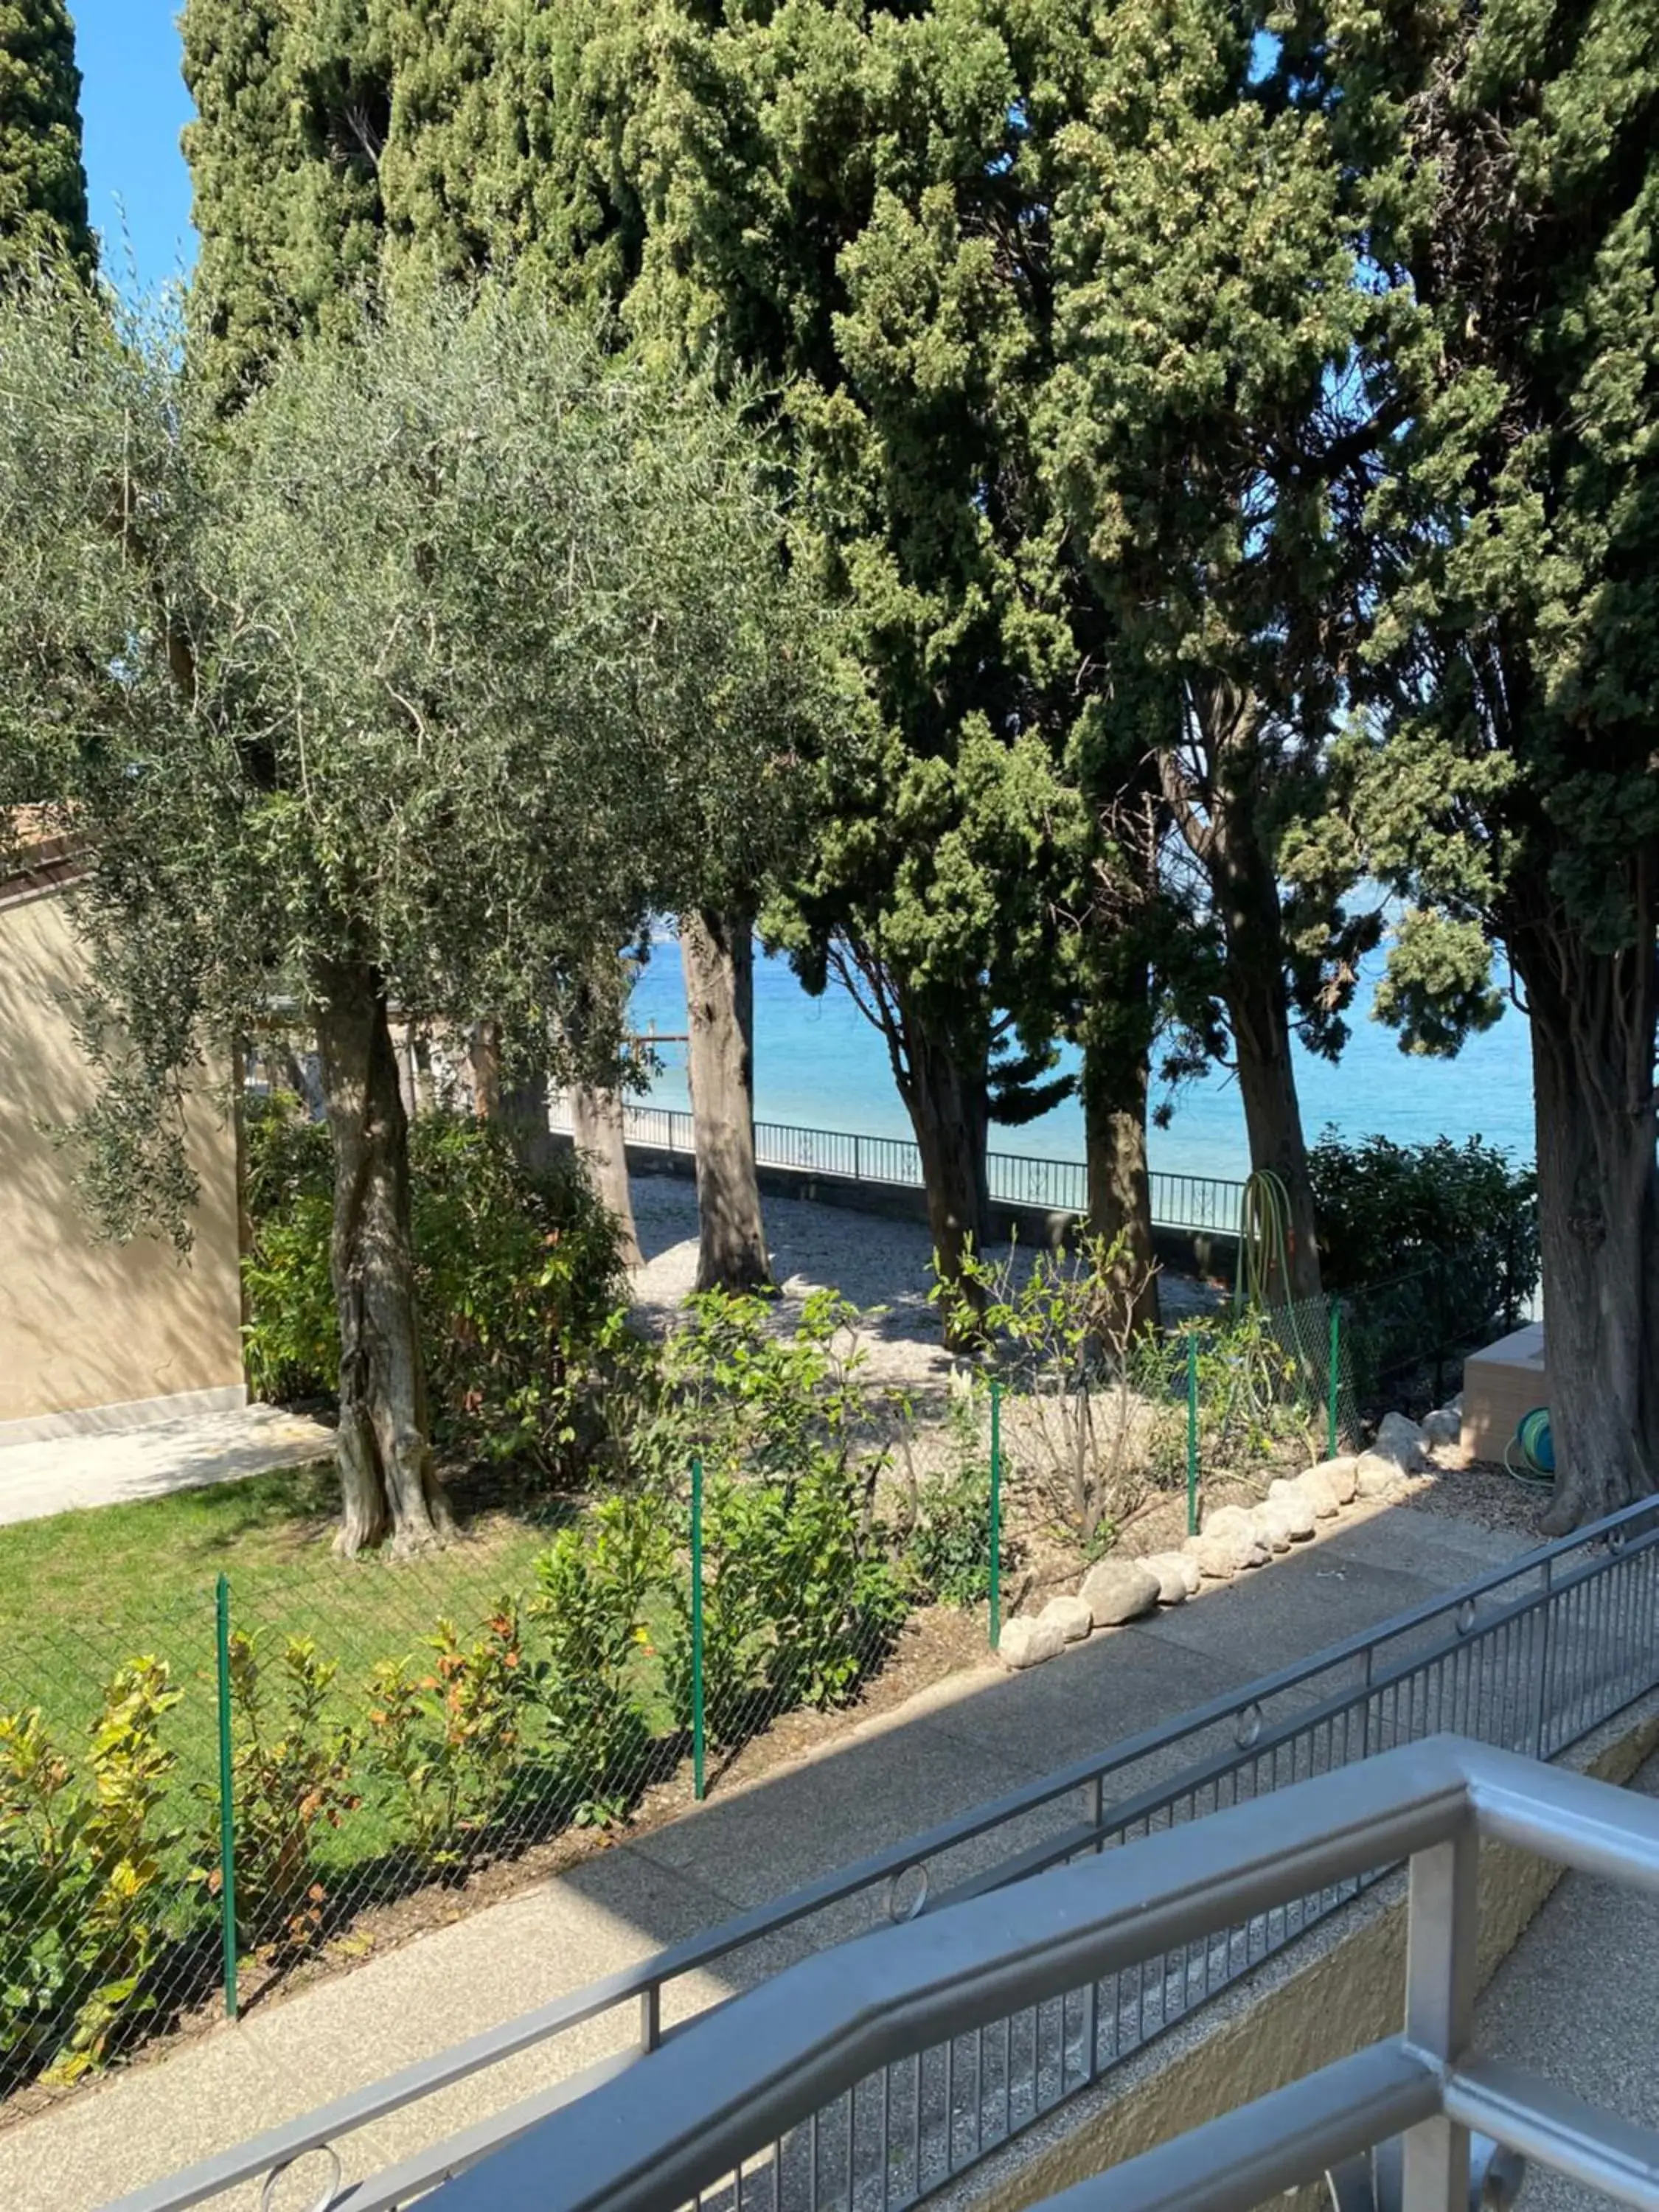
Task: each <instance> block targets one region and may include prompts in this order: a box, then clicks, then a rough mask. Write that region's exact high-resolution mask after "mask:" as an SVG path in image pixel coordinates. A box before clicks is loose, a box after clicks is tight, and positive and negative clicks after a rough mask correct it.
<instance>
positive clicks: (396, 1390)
mask: <svg viewBox="0 0 1659 2212" xmlns="http://www.w3.org/2000/svg"><path fill="white" fill-rule="evenodd" d="M313 995H314V999H315V1008H314V1014H315V1020H316V1024H317V1042H318V1047H319V1052H320V1054H321V1058H322V1066H323V1088H324V1093H325V1097H326V1100H327V1105H328V1121H329V1129H330V1132H331V1135H332V1137H333V1139H334V1225H333V1233H332V1236H331V1240H330V1245H329V1266H330V1271H331V1275H332V1278H333V1283H334V1300H335V1307H336V1310H337V1314H338V1316H339V1327H340V1429H339V1441H338V1443H337V1459H338V1462H339V1468H340V1482H341V1488H342V1492H343V1520H342V1523H341V1527H340V1531H339V1534H338V1535H337V1537H336V1538H335V1549H336V1550H337V1551H338V1552H342V1553H345V1554H346V1556H347V1557H348V1558H349V1557H352V1556H355V1554H356V1553H358V1552H360V1551H362V1550H363V1549H365V1548H366V1547H368V1546H370V1545H374V1544H379V1543H381V1542H383V1541H385V1540H386V1538H387V1537H390V1539H391V1541H392V1551H393V1552H394V1553H405V1552H411V1551H416V1550H418V1549H420V1548H421V1547H423V1546H426V1545H429V1544H433V1543H435V1542H437V1541H439V1540H440V1539H441V1537H442V1536H443V1535H444V1534H447V1532H448V1530H449V1528H450V1526H451V1522H450V1516H449V1508H448V1506H447V1504H446V1502H445V1499H444V1496H443V1492H441V1489H440V1488H439V1486H438V1483H437V1480H436V1477H435V1474H434V1472H433V1466H432V1450H431V1446H430V1443H429V1442H428V1431H427V1407H426V1377H425V1373H424V1370H423V1368H422V1360H421V1340H420V1332H419V1328H418V1324H417V1321H416V1310H415V1286H414V1254H413V1249H412V1244H411V1238H410V1192H409V1122H408V1120H407V1118H406V1116H405V1115H404V1102H403V1095H402V1092H401V1091H400V1090H399V1087H398V1060H397V1053H396V1050H395V1048H394V1047H393V1045H392V1030H391V1026H390V1024H389V1023H388V1021H387V1019H386V991H385V987H384V986H383V984H382V982H381V980H380V976H379V975H378V973H377V972H376V971H375V970H374V969H373V968H370V967H368V966H366V965H363V964H362V963H348V962H325V963H320V964H319V967H318V969H317V970H316V972H315V974H314V975H313Z"/></svg>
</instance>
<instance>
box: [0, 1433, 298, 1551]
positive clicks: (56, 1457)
mask: <svg viewBox="0 0 1659 2212" xmlns="http://www.w3.org/2000/svg"><path fill="white" fill-rule="evenodd" d="M333 1450H334V1431H333V1430H332V1429H328V1428H325V1427H324V1426H323V1425H322V1423H321V1422H320V1421H313V1420H310V1419H307V1417H306V1416H305V1415H304V1414H303V1413H284V1412H283V1411H282V1410H281V1408H280V1407H276V1406H242V1407H238V1408H237V1409H236V1410H235V1411H234V1412H232V1413H192V1414H190V1415H189V1416H187V1417H186V1418H185V1419H182V1420H177V1421H158V1422H156V1423H155V1425H153V1426H150V1427H147V1428H137V1429H120V1430H112V1431H108V1432H106V1433H104V1434H96V1435H90V1436H78V1437H50V1438H48V1439H46V1441H44V1442H40V1443H25V1444H6V1445H3V1446H0V1525H3V1524H4V1523H6V1522H11V1521H43V1520H45V1519H46V1516H48V1515H49V1514H52V1513H66V1512H70V1511H72V1510H75V1509H76V1508H77V1507H82V1506H92V1505H118V1504H125V1503H127V1502H128V1501H130V1500H132V1499H135V1498H162V1497H165V1496H166V1495H167V1492H169V1491H173V1490H199V1489H201V1488H202V1487H203V1486H204V1485H205V1484H207V1483H210V1482H234V1481H236V1480H239V1479H240V1477H242V1476H244V1475H250V1474H268V1473H269V1472H270V1469H271V1468H276V1467H303V1466H304V1465H305V1464H306V1462H307V1461H308V1460H314V1459H327V1458H329V1457H330V1456H331V1455H332V1453H333Z"/></svg>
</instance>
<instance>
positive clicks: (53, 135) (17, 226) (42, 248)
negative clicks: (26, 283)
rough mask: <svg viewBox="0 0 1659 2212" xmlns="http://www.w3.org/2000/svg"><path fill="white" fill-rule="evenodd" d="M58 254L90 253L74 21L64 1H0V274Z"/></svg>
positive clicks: (84, 261) (81, 263)
mask: <svg viewBox="0 0 1659 2212" xmlns="http://www.w3.org/2000/svg"><path fill="white" fill-rule="evenodd" d="M63 258H67V259H68V260H69V261H70V264H72V265H73V266H74V267H75V268H76V269H78V270H81V271H82V273H83V274H84V273H86V272H88V271H90V270H91V269H92V267H93V264H94V258H95V249H94V243H93V236H92V231H91V228H90V227H89V226H88V221H87V177H86V171H85V170H84V169H83V168H82V166H81V72H80V70H78V69H77V68H76V65H75V26H74V24H73V23H72V22H71V21H70V15H69V10H68V9H67V8H65V7H64V0H0V277H3V276H7V275H15V274H17V273H18V272H20V271H27V270H30V269H32V268H33V267H35V266H37V265H38V264H40V263H42V262H52V261H57V260H59V259H63Z"/></svg>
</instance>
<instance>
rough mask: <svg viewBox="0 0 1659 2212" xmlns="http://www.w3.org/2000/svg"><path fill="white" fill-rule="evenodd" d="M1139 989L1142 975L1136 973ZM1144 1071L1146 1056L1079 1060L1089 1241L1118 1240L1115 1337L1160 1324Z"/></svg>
mask: <svg viewBox="0 0 1659 2212" xmlns="http://www.w3.org/2000/svg"><path fill="white" fill-rule="evenodd" d="M1140 980H1141V983H1142V986H1143V988H1144V987H1145V986H1146V971H1145V969H1142V970H1141V974H1140ZM1146 1092H1147V1067H1146V1054H1144V1053H1139V1054H1137V1053H1134V1052H1133V1051H1129V1050H1126V1049H1120V1048H1116V1047H1115V1046H1113V1045H1109V1044H1104V1043H1101V1044H1091V1045H1088V1046H1086V1047H1085V1050H1084V1055H1083V1137H1084V1151H1085V1158H1086V1159H1087V1162H1088V1169H1089V1218H1088V1224H1087V1226H1088V1231H1089V1234H1090V1236H1091V1237H1102V1238H1103V1239H1104V1240H1105V1242H1106V1243H1109V1244H1115V1243H1116V1241H1117V1239H1118V1238H1119V1237H1121V1238H1122V1239H1123V1249H1122V1256H1121V1260H1120V1261H1119V1262H1118V1264H1117V1267H1116V1270H1115V1278H1114V1285H1113V1287H1114V1289H1115V1293H1116V1297H1115V1308H1116V1310H1115V1311H1114V1313H1113V1314H1112V1315H1111V1316H1110V1318H1109V1323H1108V1328H1109V1331H1110V1333H1111V1334H1114V1335H1118V1334H1123V1335H1138V1334H1139V1332H1140V1331H1141V1330H1142V1329H1143V1328H1157V1327H1158V1276H1157V1273H1156V1267H1157V1257H1156V1255H1155V1254H1154V1252H1153V1249H1152V1176H1151V1175H1150V1173H1149V1172H1148V1170H1147V1166H1146Z"/></svg>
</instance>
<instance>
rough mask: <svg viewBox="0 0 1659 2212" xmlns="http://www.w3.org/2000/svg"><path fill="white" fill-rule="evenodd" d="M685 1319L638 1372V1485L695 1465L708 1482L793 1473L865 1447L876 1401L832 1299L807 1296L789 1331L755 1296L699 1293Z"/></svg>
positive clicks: (842, 1461) (669, 1480) (855, 1316)
mask: <svg viewBox="0 0 1659 2212" xmlns="http://www.w3.org/2000/svg"><path fill="white" fill-rule="evenodd" d="M687 1314H688V1319H687V1321H686V1323H685V1326H684V1327H683V1328H677V1329H675V1330H674V1331H673V1333H672V1334H671V1335H670V1336H669V1337H668V1339H667V1340H666V1341H665V1343H664V1344H663V1346H662V1347H661V1349H660V1352H658V1353H657V1354H656V1355H655V1356H654V1357H653V1358H652V1359H651V1360H650V1361H649V1362H648V1363H647V1364H645V1365H644V1366H643V1367H641V1368H640V1369H636V1380H637V1383H638V1387H639V1389H640V1394H641V1398H640V1406H639V1412H638V1417H637V1419H636V1420H635V1425H634V1426H633V1429H632V1432H631V1434H630V1435H629V1438H628V1441H627V1450H628V1454H629V1463H630V1465H631V1466H632V1467H633V1468H634V1469H635V1473H636V1474H638V1475H639V1477H640V1478H641V1480H646V1481H649V1482H654V1483H656V1484H659V1485H668V1486H677V1485H678V1484H679V1483H681V1482H683V1480H684V1475H685V1472H686V1469H687V1468H689V1467H690V1463H691V1462H692V1460H693V1459H694V1458H698V1459H701V1460H702V1463H703V1466H704V1468H706V1469H707V1470H708V1472H709V1473H710V1474H714V1475H722V1474H724V1475H730V1476H732V1478H733V1479H736V1478H738V1477H739V1476H745V1477H746V1476H756V1477H759V1476H765V1475H786V1476H787V1475H792V1474H796V1473H798V1472H799V1469H800V1468H802V1467H804V1466H805V1464H806V1463H807V1462H808V1460H809V1459H811V1458H812V1457H813V1456H815V1455H829V1458H831V1459H832V1460H833V1461H834V1462H836V1464H837V1465H842V1466H844V1465H846V1464H848V1462H850V1460H851V1459H852V1458H853V1457H854V1455H855V1454H856V1453H857V1452H858V1450H859V1449H860V1446H861V1445H862V1444H863V1443H866V1442H867V1438H868V1432H869V1429H870V1425H871V1423H872V1418H873V1416H874V1414H875V1413H876V1411H877V1404H876V1398H877V1395H878V1394H874V1393H872V1391H871V1389H870V1388H869V1386H868V1384H867V1383H866V1380H865V1369H866V1365H867V1364H868V1362H867V1354H866V1352H865V1350H864V1348H863V1346H862V1344H861V1342H860V1337H859V1325H860V1316H859V1312H858V1310H857V1308H856V1307H854V1306H853V1305H851V1304H848V1301H847V1300H846V1299H845V1298H843V1297H841V1295H840V1294H839V1292H837V1291H829V1290H823V1291H812V1292H811V1293H810V1294H809V1295H808V1297H806V1299H805V1302H804V1303H803V1304H802V1307H801V1310H800V1312H799V1317H798V1318H796V1320H795V1321H794V1323H793V1327H792V1328H789V1329H787V1330H785V1329H783V1328H779V1327H778V1326H777V1316H776V1309H775V1305H774V1304H773V1303H772V1301H770V1300H769V1299H768V1298H765V1297H758V1296H756V1295H754V1294H753V1293H737V1292H732V1291H700V1292H699V1293H698V1294H697V1295H696V1297H692V1298H690V1299H689V1300H688V1301H687Z"/></svg>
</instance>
